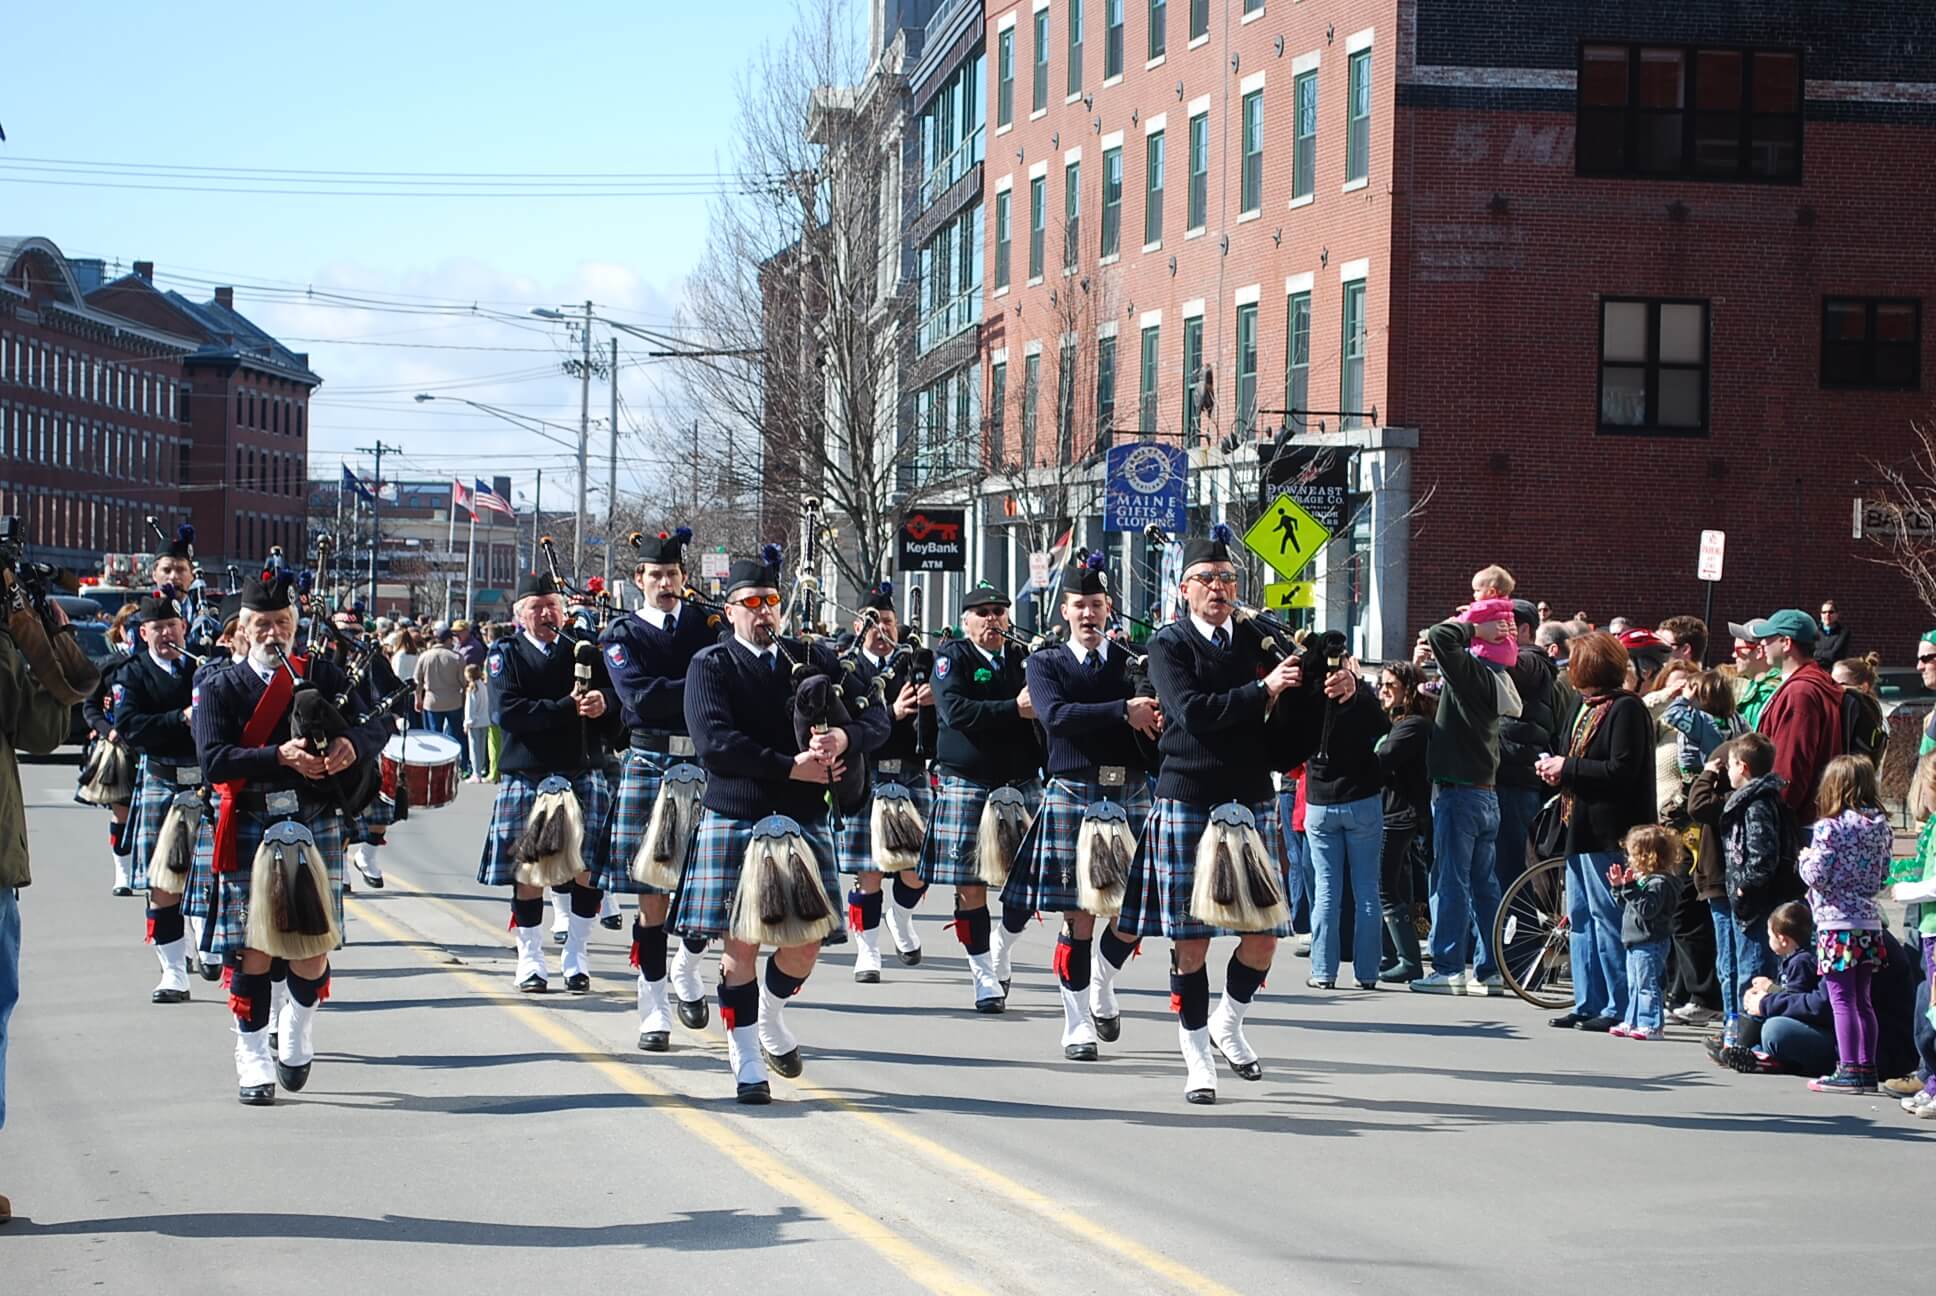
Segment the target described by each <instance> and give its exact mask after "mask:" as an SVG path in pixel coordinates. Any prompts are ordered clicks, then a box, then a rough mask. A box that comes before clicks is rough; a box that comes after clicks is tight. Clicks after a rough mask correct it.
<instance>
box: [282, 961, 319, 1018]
mask: <svg viewBox="0 0 1936 1296" xmlns="http://www.w3.org/2000/svg"><path fill="white" fill-rule="evenodd" d="M288 981H289V997H290V998H291V999H293V1000H295V1001H296V1002H297V1003H299V1004H301V1005H302V1006H303V1007H305V1008H314V1007H315V1006H316V1005H317V1004H319V1003H321V1002H322V1001H323V1000H325V999H327V998H329V969H328V968H327V967H325V968H324V969H323V974H322V975H321V976H319V977H317V978H316V979H315V980H314V981H312V980H310V979H309V978H308V977H304V976H297V975H296V974H295V973H294V972H291V973H290V974H289V978H288Z"/></svg>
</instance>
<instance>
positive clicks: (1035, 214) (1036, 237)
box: [1029, 176, 1049, 279]
mask: <svg viewBox="0 0 1936 1296" xmlns="http://www.w3.org/2000/svg"><path fill="white" fill-rule="evenodd" d="M1048 190H1049V181H1048V177H1046V176H1036V177H1034V178H1033V179H1031V180H1030V181H1029V278H1030V279H1040V278H1041V277H1042V243H1043V239H1044V237H1045V235H1046V233H1047V228H1046V222H1047V220H1048V212H1047V211H1045V210H1044V208H1045V207H1046V205H1047V203H1048Z"/></svg>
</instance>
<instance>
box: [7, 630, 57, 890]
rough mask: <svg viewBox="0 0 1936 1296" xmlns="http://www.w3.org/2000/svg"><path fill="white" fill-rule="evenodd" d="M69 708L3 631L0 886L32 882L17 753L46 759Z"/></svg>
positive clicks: (24, 806)
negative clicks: (45, 686) (42, 682)
mask: <svg viewBox="0 0 1936 1296" xmlns="http://www.w3.org/2000/svg"><path fill="white" fill-rule="evenodd" d="M69 720H70V712H69V709H68V707H66V706H65V705H63V704H62V703H60V702H58V701H56V700H55V699H54V697H53V696H52V695H51V694H49V693H48V692H46V691H45V690H44V689H42V688H41V687H40V685H39V684H37V683H35V682H34V677H33V675H32V673H30V672H29V671H28V669H27V661H26V659H25V658H24V657H22V656H21V655H20V650H19V649H18V648H16V647H15V646H14V642H13V638H12V636H10V635H8V634H7V633H6V632H5V631H4V630H0V887H24V886H26V885H27V884H28V883H30V882H32V881H33V880H34V879H33V874H32V873H31V872H30V871H29V870H28V868H27V807H26V805H25V804H24V803H23V799H22V796H21V792H20V764H19V761H18V760H17V759H16V757H15V755H14V753H15V752H19V751H24V752H30V753H32V754H33V755H36V756H44V755H46V754H47V753H48V752H51V751H53V750H54V749H55V748H56V747H58V746H60V745H61V743H63V742H64V741H66V739H67V729H68V724H69Z"/></svg>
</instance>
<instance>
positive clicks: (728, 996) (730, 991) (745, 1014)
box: [719, 981, 760, 1031]
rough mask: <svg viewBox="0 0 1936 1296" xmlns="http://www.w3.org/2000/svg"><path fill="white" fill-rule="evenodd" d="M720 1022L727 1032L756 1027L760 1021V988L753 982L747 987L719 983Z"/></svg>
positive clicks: (748, 983) (749, 982)
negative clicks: (741, 1027)
mask: <svg viewBox="0 0 1936 1296" xmlns="http://www.w3.org/2000/svg"><path fill="white" fill-rule="evenodd" d="M719 1020H721V1021H722V1022H725V1023H726V1029H727V1030H729V1031H730V1030H733V1029H734V1028H736V1027H739V1026H755V1025H758V1024H759V1020H760V988H759V986H758V985H757V984H755V983H754V982H752V981H748V982H747V983H746V984H745V985H727V984H726V983H725V982H724V981H721V982H720V983H719Z"/></svg>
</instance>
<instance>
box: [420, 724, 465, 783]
mask: <svg viewBox="0 0 1936 1296" xmlns="http://www.w3.org/2000/svg"><path fill="white" fill-rule="evenodd" d="M423 717H424V728H426V729H428V730H430V732H432V733H440V734H443V735H444V736H445V737H447V738H452V739H455V740H456V742H457V768H458V769H460V770H462V771H463V772H464V773H466V774H468V773H470V772H471V753H470V748H469V744H467V743H466V742H465V741H464V708H463V707H453V708H451V709H450V710H449V711H426V712H424V713H423Z"/></svg>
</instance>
